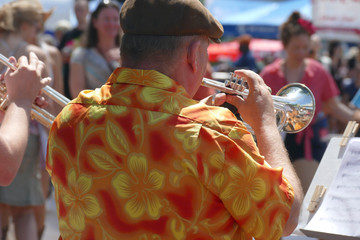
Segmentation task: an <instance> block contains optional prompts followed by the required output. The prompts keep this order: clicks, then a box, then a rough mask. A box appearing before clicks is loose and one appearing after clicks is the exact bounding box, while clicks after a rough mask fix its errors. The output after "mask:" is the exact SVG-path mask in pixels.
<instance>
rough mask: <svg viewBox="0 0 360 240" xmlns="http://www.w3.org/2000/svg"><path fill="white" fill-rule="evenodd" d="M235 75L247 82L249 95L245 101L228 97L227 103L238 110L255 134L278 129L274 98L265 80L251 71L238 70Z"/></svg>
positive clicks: (240, 98) (237, 97) (236, 97)
mask: <svg viewBox="0 0 360 240" xmlns="http://www.w3.org/2000/svg"><path fill="white" fill-rule="evenodd" d="M234 73H235V75H236V76H237V77H240V78H241V77H242V78H244V79H245V80H246V81H247V83H248V86H249V94H248V96H247V97H246V98H245V99H244V98H242V97H239V96H233V95H226V102H228V103H230V104H232V105H234V106H235V107H236V108H237V109H238V112H239V114H240V115H241V118H242V119H243V120H244V121H245V122H246V123H248V124H249V125H250V126H251V127H252V128H253V130H254V131H255V132H256V131H261V130H262V129H263V128H264V127H274V126H275V127H276V120H275V112H274V105H273V100H272V96H271V94H270V92H269V90H268V87H267V85H266V84H265V83H264V80H263V79H262V78H261V77H260V76H259V75H258V74H256V73H255V72H253V71H250V70H236V71H235V72H234Z"/></svg>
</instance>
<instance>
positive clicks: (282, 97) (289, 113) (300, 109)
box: [202, 73, 315, 133]
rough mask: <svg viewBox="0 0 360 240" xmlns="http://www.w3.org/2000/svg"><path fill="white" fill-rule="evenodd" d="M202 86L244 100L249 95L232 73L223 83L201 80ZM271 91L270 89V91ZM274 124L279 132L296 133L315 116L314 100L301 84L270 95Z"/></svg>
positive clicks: (285, 87) (286, 86)
mask: <svg viewBox="0 0 360 240" xmlns="http://www.w3.org/2000/svg"><path fill="white" fill-rule="evenodd" d="M202 85H203V86H205V87H209V88H213V89H216V90H218V91H220V92H224V93H227V94H234V95H239V96H241V97H243V98H246V97H247V96H248V95H249V90H248V89H247V86H246V85H247V84H246V81H244V80H242V79H241V78H237V77H236V76H235V75H234V74H233V73H231V75H230V79H229V80H225V81H224V82H220V81H216V80H212V79H208V78H203V80H202ZM270 90H271V89H270ZM272 99H273V102H274V108H275V109H274V111H275V114H276V124H277V126H278V129H279V131H284V132H287V133H297V132H300V131H302V130H304V129H305V128H306V127H307V126H308V125H309V124H310V122H311V121H312V119H313V117H314V114H315V98H314V95H313V93H312V92H311V90H310V89H309V88H308V87H306V86H305V85H304V84H301V83H291V84H288V85H285V86H284V87H282V88H281V89H280V90H279V92H277V93H276V95H272Z"/></svg>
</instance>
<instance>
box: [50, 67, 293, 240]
mask: <svg viewBox="0 0 360 240" xmlns="http://www.w3.org/2000/svg"><path fill="white" fill-rule="evenodd" d="M265 160H266V159H264V158H263V157H262V156H261V155H260V153H259V152H258V149H257V147H256V144H255V142H254V140H253V138H252V136H251V134H250V133H249V132H248V131H247V129H246V128H245V127H244V125H243V124H242V123H241V122H238V121H237V120H236V118H235V117H234V116H233V114H232V113H231V112H230V111H228V110H226V109H224V108H219V107H212V106H207V105H205V104H201V103H199V102H198V101H195V100H192V99H191V98H190V96H189V95H188V94H187V93H186V91H185V89H184V88H183V87H182V86H180V85H179V84H177V83H176V82H175V81H174V80H172V79H170V78H168V77H167V76H165V75H163V74H161V73H159V72H156V71H152V70H134V69H128V68H118V69H116V70H115V71H114V73H113V74H112V75H111V76H110V77H109V79H108V81H107V83H106V84H105V85H103V86H102V87H101V88H99V89H96V90H94V91H91V90H86V91H83V92H81V93H80V94H79V96H78V97H77V98H75V99H74V100H72V101H71V103H70V104H68V105H67V106H66V107H65V108H64V109H63V111H62V112H61V113H60V114H59V115H58V116H57V118H56V119H55V122H54V124H53V126H52V128H51V131H50V134H49V146H48V156H47V170H48V172H49V173H50V175H51V178H52V182H53V184H54V189H55V198H56V203H57V213H58V218H59V229H60V233H61V236H60V239H64V240H65V239H244V240H251V239H252V238H253V237H254V238H255V239H258V240H263V239H266V240H272V239H274V240H278V239H279V236H281V233H282V229H283V227H284V225H285V223H286V219H287V218H288V215H289V212H290V208H291V204H292V201H293V197H294V196H293V190H292V188H291V186H290V184H289V183H288V181H287V180H286V179H285V178H284V177H283V176H282V170H281V169H271V168H269V167H268V166H267V165H266V163H265Z"/></svg>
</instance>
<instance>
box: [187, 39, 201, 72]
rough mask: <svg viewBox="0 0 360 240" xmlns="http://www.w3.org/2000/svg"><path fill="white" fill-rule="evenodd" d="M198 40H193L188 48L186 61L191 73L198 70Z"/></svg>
mask: <svg viewBox="0 0 360 240" xmlns="http://www.w3.org/2000/svg"><path fill="white" fill-rule="evenodd" d="M199 50H200V40H193V41H191V42H190V44H189V46H188V53H187V61H188V64H189V66H190V68H191V69H192V71H193V72H196V71H197V70H198V65H197V64H198V61H199V60H198V58H199V52H200V51H199Z"/></svg>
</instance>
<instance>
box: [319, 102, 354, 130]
mask: <svg viewBox="0 0 360 240" xmlns="http://www.w3.org/2000/svg"><path fill="white" fill-rule="evenodd" d="M323 109H324V111H325V112H326V113H328V114H330V115H331V116H332V117H335V118H336V119H338V120H340V121H341V122H343V123H345V124H346V123H347V122H348V121H352V120H354V121H357V122H360V110H353V109H351V108H349V107H348V106H347V105H345V104H343V103H342V102H341V101H340V99H338V98H337V97H333V98H331V99H330V100H328V101H327V102H325V103H324V106H323Z"/></svg>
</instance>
